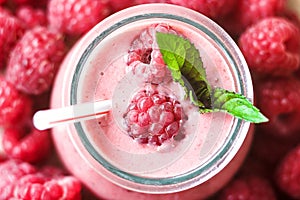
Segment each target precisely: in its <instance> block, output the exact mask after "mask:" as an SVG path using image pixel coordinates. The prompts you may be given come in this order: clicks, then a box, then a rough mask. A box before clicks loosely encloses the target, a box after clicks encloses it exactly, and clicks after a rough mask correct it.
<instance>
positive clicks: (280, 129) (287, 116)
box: [255, 77, 300, 137]
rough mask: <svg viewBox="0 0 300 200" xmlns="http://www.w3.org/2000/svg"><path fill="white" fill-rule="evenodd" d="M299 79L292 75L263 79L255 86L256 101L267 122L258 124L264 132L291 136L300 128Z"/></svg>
mask: <svg viewBox="0 0 300 200" xmlns="http://www.w3.org/2000/svg"><path fill="white" fill-rule="evenodd" d="M299 88H300V81H299V80H298V79H296V78H293V77H277V78H269V79H264V80H261V81H259V83H258V82H257V85H256V86H255V93H256V101H257V105H258V107H259V108H260V109H261V111H262V112H263V113H264V114H265V115H266V116H267V117H268V118H269V122H267V123H264V124H260V125H258V126H259V127H261V128H262V129H264V130H265V131H264V132H266V133H270V134H273V135H277V136H285V137H288V136H292V135H293V134H297V131H299V130H300V126H299V120H300V90H299Z"/></svg>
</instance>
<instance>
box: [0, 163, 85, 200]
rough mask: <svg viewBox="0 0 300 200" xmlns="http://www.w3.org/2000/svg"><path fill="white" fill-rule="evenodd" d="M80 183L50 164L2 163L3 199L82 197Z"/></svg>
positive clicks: (0, 192) (0, 186)
mask: <svg viewBox="0 0 300 200" xmlns="http://www.w3.org/2000/svg"><path fill="white" fill-rule="evenodd" d="M80 191H81V184H80V182H79V181H78V180H77V179H75V178H74V177H72V176H67V175H64V173H63V172H62V171H61V170H60V169H58V168H56V167H51V166H45V167H44V168H42V169H37V168H36V167H34V166H33V165H30V164H29V163H26V162H21V161H17V160H7V161H5V162H2V163H0V199H22V200H31V199H49V200H55V199H70V200H79V199H80V196H81V195H80Z"/></svg>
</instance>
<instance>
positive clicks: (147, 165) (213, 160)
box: [51, 4, 253, 200]
mask: <svg viewBox="0 0 300 200" xmlns="http://www.w3.org/2000/svg"><path fill="white" fill-rule="evenodd" d="M151 24H167V25H168V26H170V27H172V28H174V29H175V30H178V31H179V32H181V33H182V34H183V35H185V36H186V37H187V38H189V39H190V40H191V42H193V43H194V45H195V46H196V47H197V48H198V49H199V51H200V54H201V58H202V60H203V65H204V67H205V68H206V72H207V77H208V80H209V82H210V83H211V84H212V85H213V86H220V87H223V88H225V89H229V90H234V91H236V92H238V93H241V94H243V95H245V96H246V97H248V98H249V99H250V100H252V98H253V91H252V82H251V77H250V73H249V71H248V68H247V64H246V62H245V60H244V58H243V56H242V54H241V52H240V51H239V49H238V47H237V45H236V44H235V42H234V41H233V40H232V39H231V38H230V37H229V36H228V34H227V33H225V32H224V30H223V29H222V28H220V27H219V26H218V25H217V24H216V23H214V22H213V21H211V20H210V19H208V18H207V17H205V16H203V15H201V14H200V13H198V12H195V11H192V10H190V9H187V8H183V7H180V6H175V5H169V4H145V5H140V6H135V7H131V8H129V9H125V10H123V11H120V12H118V13H116V14H113V15H112V16H110V17H108V18H107V19H105V20H103V21H102V22H100V23H99V24H98V25H96V26H95V27H94V28H93V29H91V30H90V31H89V32H88V33H87V34H86V35H85V36H83V37H82V38H81V39H80V40H79V41H78V42H77V43H76V45H75V46H74V47H73V48H72V49H71V51H70V52H69V53H68V55H67V57H66V58H65V60H64V62H63V63H62V65H61V68H60V70H59V72H58V75H57V77H56V80H55V83H54V87H53V93H52V98H51V108H59V107H64V106H68V105H73V104H78V103H84V102H91V101H96V100H99V99H110V98H112V99H113V108H112V110H113V111H112V112H111V113H110V114H107V115H106V114H105V115H100V116H97V117H96V116H92V117H91V119H90V120H87V121H84V122H76V123H74V124H69V125H64V126H58V127H55V128H53V129H52V136H53V140H54V144H55V147H56V149H57V152H58V155H59V156H60V158H61V160H62V162H63V164H64V165H65V166H66V168H67V169H68V170H69V171H70V172H71V173H72V174H73V175H75V176H76V177H78V178H79V179H80V180H81V181H82V183H83V184H84V185H85V186H86V187H87V188H88V189H90V190H91V191H92V192H93V193H95V194H96V195H97V196H99V198H104V199H130V200H135V199H138V200H141V199H156V200H159V199H164V200H166V199H189V200H192V199H203V198H206V197H208V196H210V195H212V194H214V193H215V192H216V191H218V190H219V189H220V188H221V187H223V186H224V185H225V184H226V183H227V182H228V181H229V180H230V178H231V177H232V176H233V175H234V174H235V172H236V171H237V170H238V168H239V166H240V165H241V163H242V161H243V159H244V158H245V156H246V154H247V151H248V149H249V146H250V143H251V139H252V133H253V131H252V129H251V128H250V123H248V122H245V121H243V120H240V119H237V118H234V117H232V116H230V115H228V114H226V113H221V112H214V113H208V114H200V113H198V112H189V113H188V119H190V122H187V123H186V126H185V129H184V130H185V131H184V137H183V138H181V139H179V140H178V141H177V143H176V144H172V145H169V146H163V147H151V145H150V146H149V145H141V144H139V143H137V142H135V141H134V140H132V138H131V137H129V136H128V135H126V133H124V129H122V124H121V123H120V118H121V117H120V116H119V117H116V116H117V115H118V112H120V111H121V110H122V109H123V107H124V105H126V104H127V103H128V99H129V96H128V94H130V93H132V91H135V90H136V89H137V88H138V87H139V86H137V84H135V83H134V82H132V81H131V80H132V79H133V77H132V76H131V75H128V73H127V72H126V70H125V68H126V63H125V61H124V57H125V56H126V54H127V53H128V49H129V48H130V45H131V44H132V41H133V40H134V39H135V38H136V37H137V35H138V34H140V33H141V31H142V30H143V29H145V28H146V27H148V26H150V25H151ZM177 90H180V89H178V88H175V89H174V88H173V89H171V92H174V93H176V92H177ZM179 96H180V95H179ZM116 107H119V109H117V108H116ZM120 107H121V108H120ZM87 109H92V110H93V109H94V108H93V106H92V107H91V108H87ZM74 112H76V111H74ZM116 113H117V114H116Z"/></svg>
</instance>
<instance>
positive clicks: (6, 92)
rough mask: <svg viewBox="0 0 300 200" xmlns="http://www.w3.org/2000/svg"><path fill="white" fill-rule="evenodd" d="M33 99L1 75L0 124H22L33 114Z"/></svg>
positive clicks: (8, 125)
mask: <svg viewBox="0 0 300 200" xmlns="http://www.w3.org/2000/svg"><path fill="white" fill-rule="evenodd" d="M31 109H32V101H31V99H30V98H29V97H28V96H26V95H24V94H22V93H21V92H19V91H18V90H17V89H16V88H15V87H14V86H13V85H12V84H10V83H9V82H8V81H7V80H5V78H4V77H2V76H0V125H1V126H4V127H10V126H16V125H17V124H19V125H21V124H22V123H24V122H25V121H26V120H27V119H28V118H29V116H30V115H31Z"/></svg>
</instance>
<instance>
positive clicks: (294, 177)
mask: <svg viewBox="0 0 300 200" xmlns="http://www.w3.org/2000/svg"><path fill="white" fill-rule="evenodd" d="M299 180H300V145H299V146H297V147H295V148H294V149H292V150H291V151H290V152H289V153H288V154H287V155H286V156H285V157H284V159H283V160H282V161H281V163H280V164H279V166H278V169H277V173H276V182H277V184H278V185H279V187H280V188H281V189H282V190H283V191H284V192H286V193H287V194H288V195H289V196H290V197H292V198H294V199H300V182H299Z"/></svg>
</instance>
